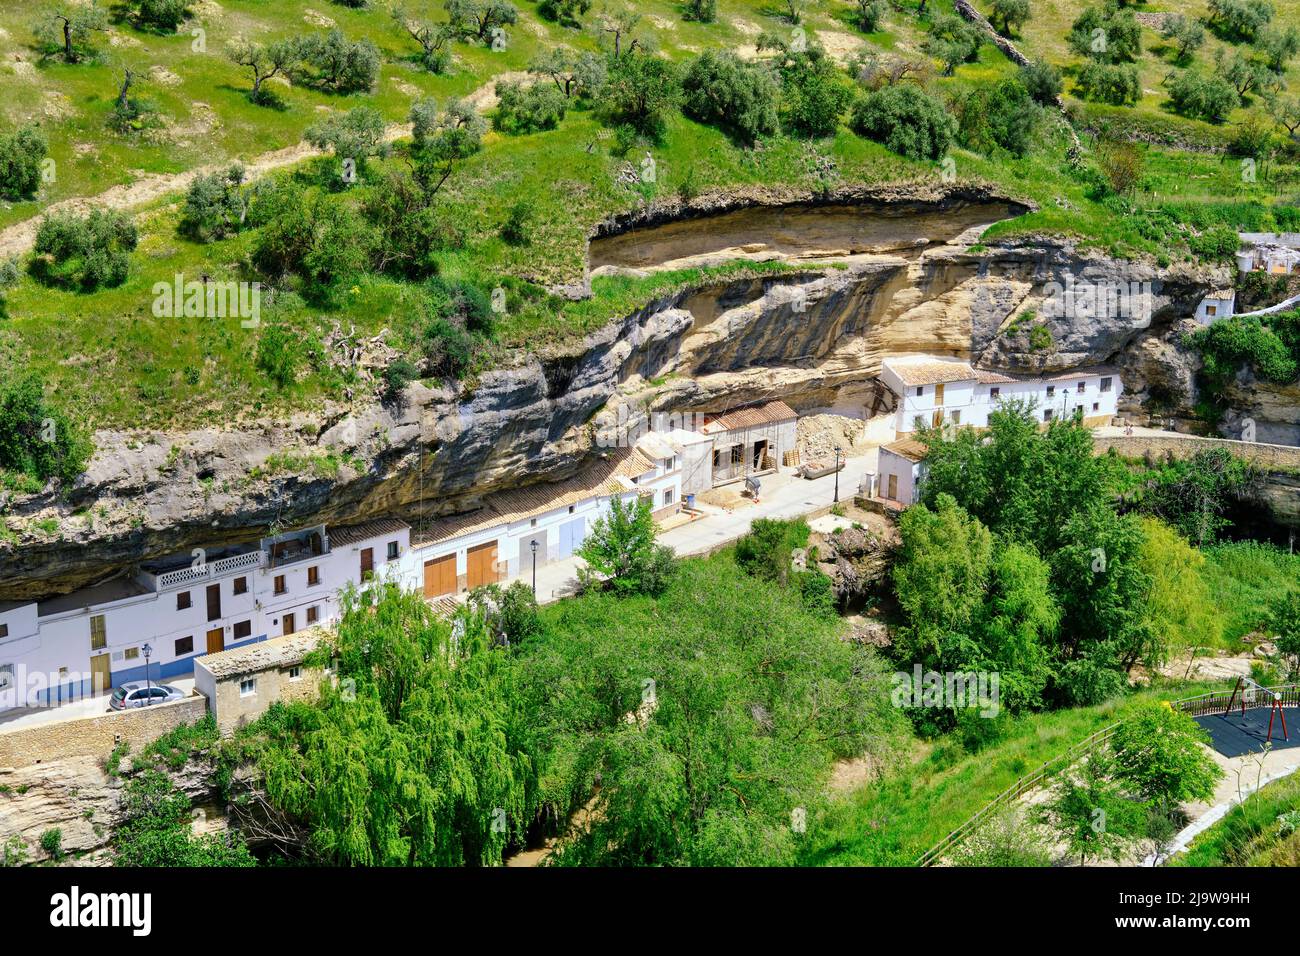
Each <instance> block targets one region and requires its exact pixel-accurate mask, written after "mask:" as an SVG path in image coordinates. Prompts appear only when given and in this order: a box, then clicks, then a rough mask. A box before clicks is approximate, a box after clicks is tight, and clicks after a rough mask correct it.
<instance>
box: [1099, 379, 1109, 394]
mask: <svg viewBox="0 0 1300 956" xmlns="http://www.w3.org/2000/svg"><path fill="white" fill-rule="evenodd" d="M1101 390H1102V391H1103V392H1109V391H1110V379H1109V378H1103V379H1102V380H1101Z"/></svg>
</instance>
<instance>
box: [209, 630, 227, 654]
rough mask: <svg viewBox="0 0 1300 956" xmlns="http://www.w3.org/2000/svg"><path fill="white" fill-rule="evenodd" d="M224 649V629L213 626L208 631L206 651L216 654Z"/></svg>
mask: <svg viewBox="0 0 1300 956" xmlns="http://www.w3.org/2000/svg"><path fill="white" fill-rule="evenodd" d="M225 649H226V629H225V628H224V627H214V628H213V629H212V630H210V631H208V653H209V654H216V653H219V652H220V651H224V650H225Z"/></svg>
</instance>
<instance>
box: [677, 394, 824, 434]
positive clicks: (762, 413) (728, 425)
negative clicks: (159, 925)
mask: <svg viewBox="0 0 1300 956" xmlns="http://www.w3.org/2000/svg"><path fill="white" fill-rule="evenodd" d="M798 417H799V416H798V415H796V414H795V411H794V409H793V408H791V407H790V406H789V405H787V404H786V403H785V402H782V401H775V402H764V403H763V404H761V405H748V406H746V407H745V408H737V409H734V410H733V411H730V412H725V413H723V414H722V415H719V416H718V417H717V418H715V419H714V420H713V421H711V422H709V423H708V424H707V425H705V426H704V427H703V428H701V429H700V431H702V432H704V434H706V435H714V434H717V433H718V432H729V431H732V430H733V429H736V428H753V427H754V426H756V425H769V424H771V423H772V422H787V421H790V420H791V419H794V418H798Z"/></svg>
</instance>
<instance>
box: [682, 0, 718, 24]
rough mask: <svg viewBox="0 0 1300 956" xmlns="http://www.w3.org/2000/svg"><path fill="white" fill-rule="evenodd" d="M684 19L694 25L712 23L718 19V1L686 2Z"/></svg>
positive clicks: (687, 0)
mask: <svg viewBox="0 0 1300 956" xmlns="http://www.w3.org/2000/svg"><path fill="white" fill-rule="evenodd" d="M685 11H686V12H685V14H684V16H685V18H686V19H687V20H694V21H695V22H696V23H712V22H713V21H714V20H716V19H717V18H718V0H686V4H685Z"/></svg>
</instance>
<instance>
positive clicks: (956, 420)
mask: <svg viewBox="0 0 1300 956" xmlns="http://www.w3.org/2000/svg"><path fill="white" fill-rule="evenodd" d="M952 423H953V424H954V425H960V424H961V412H959V411H957V410H956V409H953V412H952Z"/></svg>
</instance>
